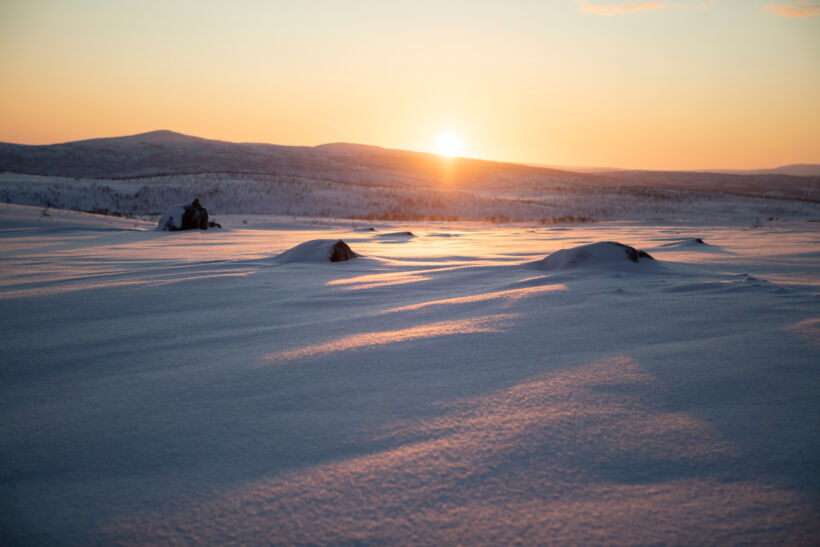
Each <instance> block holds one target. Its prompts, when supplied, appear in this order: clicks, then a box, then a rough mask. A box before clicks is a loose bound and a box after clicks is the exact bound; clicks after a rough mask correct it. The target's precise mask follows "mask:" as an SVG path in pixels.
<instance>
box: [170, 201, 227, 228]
mask: <svg viewBox="0 0 820 547" xmlns="http://www.w3.org/2000/svg"><path fill="white" fill-rule="evenodd" d="M212 224H215V223H212ZM208 226H209V223H208V211H207V210H205V208H204V207H203V206H202V205H200V203H199V199H195V200H194V201H192V202H191V203H190V204H186V205H172V206H171V207H169V208H168V209H167V210H166V211H165V214H164V215H162V216H161V217H160V219H159V222H158V223H157V230H160V231H168V232H174V231H177V230H207V229H208Z"/></svg>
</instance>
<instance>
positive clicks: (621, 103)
mask: <svg viewBox="0 0 820 547" xmlns="http://www.w3.org/2000/svg"><path fill="white" fill-rule="evenodd" d="M771 3H772V2H771V0H744V1H743V2H738V1H734V2H733V1H730V0H717V1H715V2H701V1H698V2H688V1H685V0H680V1H678V2H674V3H672V2H654V3H652V5H653V6H655V5H656V4H657V6H656V7H657V8H658V9H632V8H633V7H634V6H632V4H629V5H628V6H627V3H624V2H623V1H620V0H595V1H594V2H593V1H589V2H587V1H580V0H555V1H553V2H539V3H532V2H528V1H525V0H510V1H509V2H503V3H502V2H486V3H484V2H482V3H476V2H469V1H467V0H453V1H452V2H446V3H440V2H426V1H421V2H401V1H396V2H372V1H367V0H349V1H347V2H344V3H336V2H322V3H321V4H319V3H318V2H316V1H314V0H305V1H303V2H289V1H284V0H271V1H269V2H240V3H237V2H230V1H228V0H212V1H209V2H197V1H194V0H179V1H178V2H161V1H159V0H144V1H141V2H123V3H120V2H117V3H105V2H99V1H97V0H76V1H73V2H62V1H57V0H38V1H36V2H33V1H24V0H8V1H6V2H0V52H2V53H0V78H2V81H3V82H4V84H5V85H3V86H0V120H1V121H0V141H4V142H15V143H21V144H52V143H56V142H66V141H73V140H81V139H89V138H97V137H112V136H121V135H131V134H136V133H143V132H147V131H153V130H157V129H170V130H173V131H177V132H180V133H185V134H188V135H195V136H199V137H204V138H210V139H219V140H226V141H235V142H266V143H273V144H281V145H299V146H313V145H319V144H324V143H329V142H354V143H361V144H373V145H378V146H383V147H386V148H396V149H403V150H418V151H428V152H435V153H441V154H445V155H455V154H457V155H459V156H463V157H471V158H483V159H489V160H496V161H511V162H518V163H531V164H541V165H557V166H596V167H622V168H645V169H718V168H726V169H757V168H768V167H776V166H779V165H786V164H792V163H820V108H818V106H817V97H818V96H820V71H818V70H817V66H820V17H818V16H812V15H811V12H807V11H806V10H803V11H800V10H794V9H792V10H785V7H784V9H781V10H779V11H773V10H772V9H769V7H768V6H769V5H770V4H771ZM781 4H782V5H783V6H786V7H788V6H787V4H788V5H791V4H793V3H790V2H781ZM642 5H643V4H642ZM779 5H780V4H779ZM625 6H626V7H625ZM647 6H648V4H647ZM319 7H321V9H319ZM626 8H629V9H626ZM784 10H785V11H784ZM784 13H786V14H788V15H790V16H788V17H786V16H781V15H784ZM442 120H447V122H448V123H450V124H452V127H453V128H457V129H458V133H457V136H461V137H469V139H468V140H462V141H461V142H460V149H458V150H454V147H452V146H451V145H447V146H445V147H444V148H443V149H442V148H439V149H437V148H436V146H437V143H436V142H435V134H434V133H433V132H435V131H436V128H440V127H441V125H440V124H441V121H442ZM431 133H433V135H434V136H432V137H431Z"/></svg>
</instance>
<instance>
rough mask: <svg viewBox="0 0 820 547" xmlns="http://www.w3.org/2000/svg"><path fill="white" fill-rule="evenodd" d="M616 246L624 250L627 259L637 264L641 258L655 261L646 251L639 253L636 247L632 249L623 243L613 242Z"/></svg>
mask: <svg viewBox="0 0 820 547" xmlns="http://www.w3.org/2000/svg"><path fill="white" fill-rule="evenodd" d="M612 243H613V244H614V245H617V246H618V247H621V248H623V250H624V252H625V253H626V256H627V258H629V260H631V261H632V262H635V263H637V262H638V261H639V259H641V258H648V259H649V260H655V259H654V258H652V256H650V254H649V253H647V252H646V251H639V250H637V249H636V248H634V247H630V246H629V245H624V244H623V243H618V242H617V241H613V242H612Z"/></svg>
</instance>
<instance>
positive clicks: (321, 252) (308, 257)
mask: <svg viewBox="0 0 820 547" xmlns="http://www.w3.org/2000/svg"><path fill="white" fill-rule="evenodd" d="M351 254H352V256H351ZM335 255H339V256H335ZM350 258H355V253H354V252H352V250H351V249H350V247H348V245H347V244H346V243H345V242H344V241H343V240H341V239H314V240H311V241H305V242H304V243H300V244H299V245H297V246H296V247H294V248H292V249H288V250H287V251H285V252H284V253H282V254H280V255H279V256H277V257H276V259H277V260H278V261H279V262H284V263H287V262H320V263H323V262H344V261H346V260H350Z"/></svg>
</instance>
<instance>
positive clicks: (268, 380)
mask: <svg viewBox="0 0 820 547" xmlns="http://www.w3.org/2000/svg"><path fill="white" fill-rule="evenodd" d="M739 199H740V198H739ZM741 201H742V200H741ZM203 205H205V206H206V207H208V206H209V204H208V203H207V202H205V201H203ZM209 210H210V207H209ZM219 220H220V221H221V222H222V223H223V226H224V229H223V230H208V231H199V230H194V231H189V232H177V233H174V234H169V233H166V232H157V231H154V229H153V228H154V226H155V224H154V223H152V222H146V221H140V220H132V219H124V218H115V217H110V216H109V217H105V216H99V215H88V214H83V213H77V212H69V211H62V210H58V209H49V210H45V211H44V209H43V208H42V207H25V206H20V205H3V204H0V306H1V307H0V310H2V313H0V332H2V333H3V344H0V363H2V365H0V416H2V422H0V461H2V465H0V542H1V543H3V544H7V545H13V544H27V545H54V544H60V545H88V544H123V545H128V544H172V543H177V544H211V545H214V544H228V543H233V544H256V545H258V544H283V545H284V544H439V545H440V544H470V545H472V544H475V545H479V544H493V545H498V544H512V543H524V544H741V543H742V544H748V543H758V544H760V543H763V544H771V543H785V544H790V545H800V544H805V545H809V544H814V543H816V541H817V537H818V533H820V511H819V509H820V458H819V457H818V454H820V420H818V419H817V417H818V416H820V367H818V363H820V343H819V342H818V341H819V340H820V334H818V333H820V327H818V325H820V254H818V249H820V226H818V224H817V223H815V222H804V221H798V220H793V221H778V222H771V223H764V224H763V225H762V226H760V227H756V228H751V227H750V226H749V224H748V223H742V224H741V223H732V222H725V223H719V222H716V223H708V222H703V221H698V222H694V223H692V222H673V221H657V220H647V221H642V222H634V221H611V222H598V223H592V224H555V225H546V226H544V225H541V224H539V223H518V224H515V223H510V224H505V225H489V224H482V223H471V222H386V221H385V222H380V223H379V224H377V225H373V226H374V227H375V228H376V229H377V231H355V230H356V229H357V228H361V227H362V226H361V225H356V221H350V220H346V221H345V220H333V219H321V220H318V219H304V218H293V217H290V216H287V217H275V216H258V217H257V216H254V215H248V214H242V215H237V216H231V215H221V216H220V217H219ZM243 221H244V222H243ZM365 226H367V227H370V226H371V225H370V224H366V225H365ZM407 231H410V232H412V233H413V234H414V235H415V237H413V238H409V237H404V238H393V237H389V238H384V237H380V234H382V233H396V232H407ZM696 238H700V239H702V240H703V241H704V242H706V244H705V245H704V244H697V245H695V244H694V243H691V242H692V241H693V240H694V239H696ZM340 239H343V240H344V241H345V242H346V243H348V244H349V245H350V246H351V248H353V249H354V250H355V251H356V252H357V253H360V254H361V255H362V256H363V257H366V258H361V259H357V260H352V261H348V262H341V263H331V262H327V263H326V265H323V266H322V267H318V262H317V261H319V260H321V261H322V262H323V263H324V262H326V261H328V260H329V256H328V255H327V254H326V253H327V252H328V248H329V245H332V244H333V243H335V242H336V241H338V240H340ZM614 242H621V243H623V244H626V245H628V246H631V247H633V248H634V249H636V250H644V251H646V252H647V253H649V254H651V255H652V257H653V258H654V260H653V261H646V260H644V259H643V258H641V259H640V260H639V262H638V263H634V262H632V261H631V260H629V258H628V256H627V254H626V252H625V251H624V248H623V247H620V246H618V245H614ZM707 246H708V247H707ZM707 248H709V249H711V250H708V251H704V249H707ZM297 251H298V252H297ZM288 252H290V253H292V255H289V256H298V257H299V258H300V259H299V260H289V259H288V260H283V259H281V257H282V255H283V253H284V254H285V255H286V256H288ZM582 256H583V257H586V258H585V260H584V261H580V262H579V260H580V258H582ZM277 257H280V258H277ZM559 259H560V260H559ZM539 262H540V263H541V264H542V266H538V263H539ZM573 262H575V263H576V265H579V266H582V267H572V268H567V267H566V266H567V265H569V264H572V263H573ZM547 266H548V267H547ZM644 268H654V269H653V270H652V271H651V275H628V274H627V272H633V271H634V272H638V271H643V270H644ZM590 273H592V274H594V275H590Z"/></svg>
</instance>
